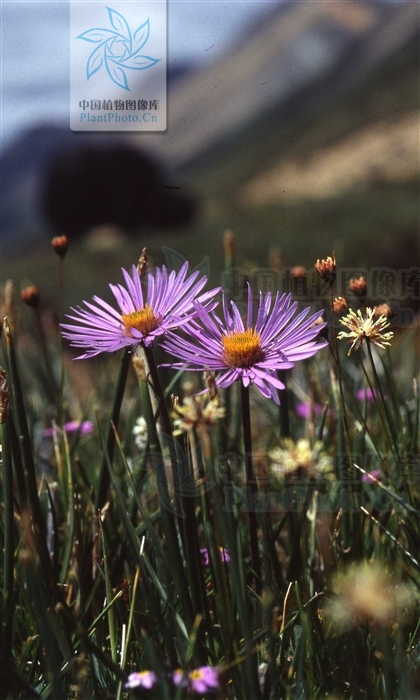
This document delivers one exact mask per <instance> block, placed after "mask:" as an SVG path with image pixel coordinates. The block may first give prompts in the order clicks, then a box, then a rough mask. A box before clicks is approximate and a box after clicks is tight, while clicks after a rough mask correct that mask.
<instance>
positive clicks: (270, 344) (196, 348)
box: [162, 287, 327, 404]
mask: <svg viewBox="0 0 420 700" xmlns="http://www.w3.org/2000/svg"><path fill="white" fill-rule="evenodd" d="M291 298H292V295H291V294H283V295H282V296H279V294H277V295H276V297H275V298H274V302H273V299H272V295H271V293H270V292H268V293H267V294H266V295H265V296H263V295H262V294H261V295H260V300H259V304H258V312H257V319H256V322H255V325H254V326H253V325H252V323H253V311H254V309H253V301H252V294H251V290H250V288H249V287H248V312H247V323H246V327H245V326H244V323H243V321H242V318H241V316H240V313H239V310H238V307H237V306H236V304H235V303H234V302H231V309H229V308H228V303H227V300H226V296H225V295H224V294H223V314H224V322H223V321H221V320H220V319H219V318H218V317H217V316H216V315H215V314H214V313H213V312H212V310H208V309H205V308H204V306H203V305H202V304H201V303H200V301H199V300H197V301H196V302H195V304H194V306H195V309H196V311H197V320H189V321H188V323H187V324H186V325H185V326H184V330H185V331H186V332H187V333H188V334H189V336H190V337H189V338H180V337H179V336H178V335H175V334H174V333H168V334H167V336H166V338H165V340H164V342H163V343H162V346H163V347H164V348H165V350H167V351H168V352H169V353H171V354H172V355H174V356H175V357H178V358H179V359H180V360H182V362H178V363H171V365H170V366H172V367H175V368H177V369H179V368H184V369H191V370H204V369H210V370H211V371H213V372H218V373H219V375H218V377H217V379H216V383H217V385H218V386H220V387H227V386H230V384H232V383H233V382H234V381H236V380H238V379H240V380H241V381H242V383H243V385H244V386H245V387H247V386H249V384H255V385H256V386H257V388H258V389H259V390H260V392H261V394H262V395H263V396H265V397H267V398H273V399H274V401H275V402H276V403H277V404H279V403H280V402H279V397H278V393H277V389H284V388H285V387H284V384H282V382H280V381H279V379H277V376H276V371H277V370H283V369H290V368H291V367H294V364H295V362H296V361H297V360H304V359H306V358H307V357H311V356H312V355H315V353H316V352H318V350H320V349H321V348H323V347H325V346H326V345H327V342H326V341H321V342H318V343H317V342H316V341H315V338H316V336H317V335H318V333H319V331H320V330H321V329H322V328H323V327H324V326H325V325H326V324H325V323H317V322H318V321H319V320H320V318H321V316H322V311H319V312H318V313H316V314H313V315H311V316H309V317H308V313H309V311H310V309H309V308H307V309H304V310H303V311H301V312H300V313H299V314H298V315H297V316H295V313H296V311H297V307H298V304H297V302H294V303H293V304H291ZM294 316H295V317H294ZM293 317H294V318H293ZM315 324H316V325H315Z"/></svg>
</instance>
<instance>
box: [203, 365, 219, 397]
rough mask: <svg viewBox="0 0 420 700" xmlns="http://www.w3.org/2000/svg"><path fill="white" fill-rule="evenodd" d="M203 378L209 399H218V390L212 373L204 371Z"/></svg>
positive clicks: (207, 370)
mask: <svg viewBox="0 0 420 700" xmlns="http://www.w3.org/2000/svg"><path fill="white" fill-rule="evenodd" d="M204 378H205V382H206V387H207V391H208V392H209V396H210V399H211V400H212V399H220V397H219V390H218V388H217V384H216V379H215V376H214V373H213V372H210V370H209V369H206V370H205V373H204Z"/></svg>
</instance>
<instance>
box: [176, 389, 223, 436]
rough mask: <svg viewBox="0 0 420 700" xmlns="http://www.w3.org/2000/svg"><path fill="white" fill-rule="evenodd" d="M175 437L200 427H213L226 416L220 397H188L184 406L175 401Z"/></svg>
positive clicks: (184, 401)
mask: <svg viewBox="0 0 420 700" xmlns="http://www.w3.org/2000/svg"><path fill="white" fill-rule="evenodd" d="M173 409H174V410H173V414H172V415H173V417H174V435H180V434H181V433H186V432H188V431H189V430H194V428H197V427H199V426H205V427H212V426H214V425H216V423H217V421H218V420H219V419H220V418H223V417H224V415H225V409H224V408H223V407H222V406H221V405H220V400H219V397H218V396H216V397H215V398H213V399H209V398H208V397H207V396H205V395H204V396H203V395H201V396H187V397H185V398H184V400H183V403H182V405H180V404H179V401H173Z"/></svg>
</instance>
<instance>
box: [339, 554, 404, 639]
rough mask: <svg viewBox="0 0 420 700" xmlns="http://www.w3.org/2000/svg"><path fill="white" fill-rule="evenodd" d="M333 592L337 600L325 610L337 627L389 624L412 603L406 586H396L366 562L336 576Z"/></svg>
mask: <svg viewBox="0 0 420 700" xmlns="http://www.w3.org/2000/svg"><path fill="white" fill-rule="evenodd" d="M333 590H334V593H335V594H336V596H337V597H336V598H335V599H334V601H333V602H331V604H330V606H329V608H327V610H328V617H329V618H330V619H331V621H332V622H333V624H335V625H336V626H338V627H346V626H349V625H356V626H357V625H360V624H362V623H363V622H365V621H370V622H374V623H379V624H382V625H384V624H391V623H393V622H396V620H397V618H398V614H399V613H400V612H401V611H402V609H404V608H405V607H407V606H409V605H411V604H413V602H414V596H413V592H412V590H411V589H410V588H409V587H408V586H407V585H403V584H399V585H396V581H394V580H393V578H392V577H391V576H390V574H389V573H388V572H387V571H385V570H384V569H383V567H382V566H380V565H379V564H371V563H367V562H363V563H361V564H356V565H354V566H352V567H351V568H350V569H349V570H348V571H347V572H345V573H339V574H338V575H337V576H336V577H335V579H334V582H333Z"/></svg>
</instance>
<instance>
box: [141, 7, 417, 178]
mask: <svg viewBox="0 0 420 700" xmlns="http://www.w3.org/2000/svg"><path fill="white" fill-rule="evenodd" d="M418 31H419V6H418V4H417V3H407V2H397V3H395V2H379V3H372V2H364V0H350V1H348V0H337V1H336V2H288V3H281V4H276V5H275V6H274V8H273V10H272V12H271V13H270V14H268V15H265V16H264V17H263V19H262V20H261V21H260V22H259V23H257V24H256V25H255V26H254V27H253V28H252V29H251V30H250V31H249V33H248V34H247V35H245V36H243V37H241V38H240V40H239V41H238V42H237V43H236V44H234V45H233V46H232V49H231V51H230V52H229V53H228V54H227V55H225V56H224V57H222V58H220V59H219V60H217V61H215V62H214V64H210V65H209V66H208V67H206V68H204V69H202V70H200V71H197V72H195V73H191V74H188V75H186V76H185V78H184V79H180V80H178V81H177V84H176V86H174V87H173V89H171V88H169V99H168V104H169V114H168V117H169V129H168V132H167V133H166V134H165V135H162V136H159V138H154V139H153V147H154V148H155V149H156V151H157V152H159V153H162V155H164V156H165V158H168V159H170V161H171V163H172V164H174V165H186V164H189V163H193V162H194V161H196V160H197V159H198V158H201V157H202V155H203V154H205V153H206V152H212V153H213V155H215V154H218V153H219V152H220V153H221V152H223V149H224V148H226V147H229V146H230V145H231V141H232V138H233V137H235V135H237V134H238V133H244V132H245V131H246V130H247V129H249V127H250V126H251V125H252V124H255V123H258V124H259V125H260V127H261V135H260V138H261V139H262V140H264V119H265V118H266V117H268V116H269V115H270V113H271V112H272V111H273V110H276V109H278V107H279V105H282V106H283V107H284V108H286V106H287V105H289V104H291V103H292V102H293V103H294V105H296V106H297V105H302V108H304V109H306V108H308V106H309V104H311V105H313V103H314V98H316V95H317V96H318V100H319V99H323V96H324V94H325V92H326V91H330V92H335V93H336V94H340V93H341V94H346V93H347V92H348V91H350V90H354V89H355V87H356V86H357V85H358V84H359V83H360V82H361V81H363V80H365V79H366V78H367V76H369V75H370V74H372V72H373V71H375V70H376V69H377V68H378V66H380V65H381V64H382V63H384V62H385V61H386V59H387V58H388V57H390V56H391V55H393V54H395V52H396V51H398V50H400V49H401V48H402V47H404V46H405V45H406V44H407V43H408V42H409V41H410V39H412V38H413V36H415V35H416V34H417V33H418ZM314 93H316V94H314ZM308 99H310V103H309V102H308ZM315 101H316V99H315ZM143 137H144V135H142V134H140V135H138V136H135V137H133V138H140V139H141V138H143Z"/></svg>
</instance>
